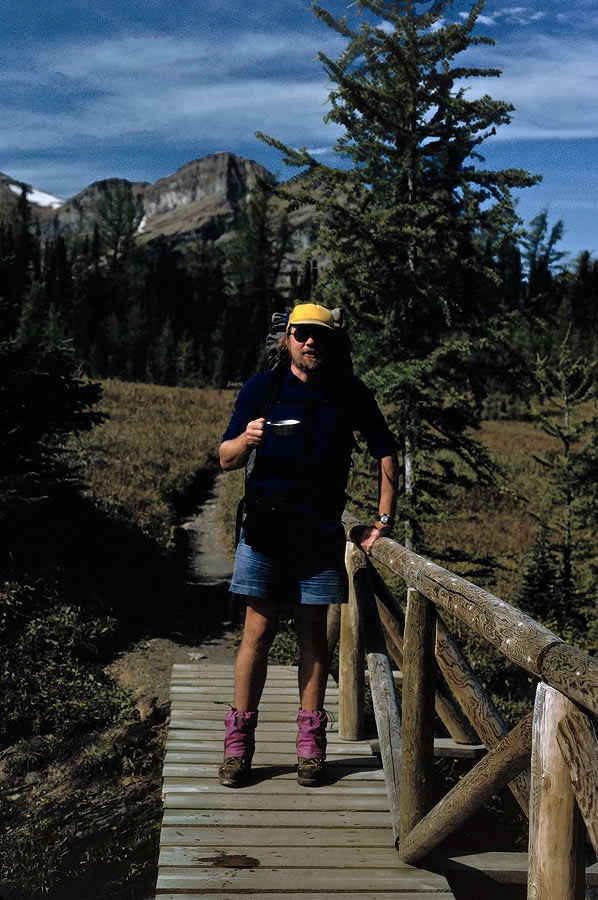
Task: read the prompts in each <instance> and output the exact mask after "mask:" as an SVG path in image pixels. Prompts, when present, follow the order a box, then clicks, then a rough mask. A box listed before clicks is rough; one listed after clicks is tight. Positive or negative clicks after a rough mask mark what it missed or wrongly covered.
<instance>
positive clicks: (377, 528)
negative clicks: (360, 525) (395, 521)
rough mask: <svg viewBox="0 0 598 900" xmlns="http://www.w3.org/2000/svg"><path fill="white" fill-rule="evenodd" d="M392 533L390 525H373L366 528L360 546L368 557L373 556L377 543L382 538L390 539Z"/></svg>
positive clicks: (361, 536) (360, 539)
mask: <svg viewBox="0 0 598 900" xmlns="http://www.w3.org/2000/svg"><path fill="white" fill-rule="evenodd" d="M391 531H392V528H391V526H390V525H371V526H370V527H369V528H364V529H363V531H362V533H361V535H360V537H359V546H360V547H361V549H362V550H363V552H364V553H365V554H366V556H370V555H371V553H372V547H373V546H374V544H375V543H376V541H377V540H378V539H379V538H381V537H388V535H389V534H390V533H391Z"/></svg>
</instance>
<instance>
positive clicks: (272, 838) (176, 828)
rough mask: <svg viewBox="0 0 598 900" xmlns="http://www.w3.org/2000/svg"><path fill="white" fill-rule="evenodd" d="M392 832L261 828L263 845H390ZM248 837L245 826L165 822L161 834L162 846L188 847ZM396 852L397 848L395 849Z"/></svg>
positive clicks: (230, 842)
mask: <svg viewBox="0 0 598 900" xmlns="http://www.w3.org/2000/svg"><path fill="white" fill-rule="evenodd" d="M389 834H391V832H390V831H389V829H387V828H371V829H369V830H368V831H363V830H362V829H360V828H351V827H348V828H343V829H342V831H339V830H335V829H333V828H322V827H317V828H311V829H310V830H309V831H303V830H300V829H297V828H295V827H294V826H292V825H291V826H288V825H287V826H284V827H282V828H281V827H276V828H264V827H262V828H260V844H261V845H262V846H264V847H285V846H287V845H288V846H289V847H310V848H313V847H338V846H339V842H341V841H342V845H343V846H344V847H351V848H354V847H389V843H388V837H389ZM247 840H248V836H247V829H246V828H244V827H242V826H231V825H224V826H223V825H212V826H210V827H206V826H201V825H199V826H198V825H184V826H183V825H168V824H166V825H164V826H163V828H162V832H161V835H160V845H161V846H162V847H169V846H186V845H187V844H188V843H192V844H194V845H196V846H197V845H200V844H204V845H206V846H212V845H213V844H217V845H224V846H228V847H243V846H244V843H245V842H246V841H247ZM392 852H393V854H395V855H396V850H394V848H392Z"/></svg>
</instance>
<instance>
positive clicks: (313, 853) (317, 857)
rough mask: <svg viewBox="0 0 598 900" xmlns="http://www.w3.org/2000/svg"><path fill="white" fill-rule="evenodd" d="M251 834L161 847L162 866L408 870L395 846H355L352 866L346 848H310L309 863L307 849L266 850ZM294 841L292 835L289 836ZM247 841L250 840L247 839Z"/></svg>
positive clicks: (276, 847) (278, 847)
mask: <svg viewBox="0 0 598 900" xmlns="http://www.w3.org/2000/svg"><path fill="white" fill-rule="evenodd" d="M254 838H255V835H253V834H252V836H251V838H250V841H251V842H250V843H248V844H245V843H242V844H240V845H236V844H235V845H234V846H233V847H232V846H231V845H230V844H229V842H228V841H224V842H220V843H217V844H203V845H202V846H199V847H198V846H193V845H189V846H169V847H162V850H161V852H160V860H159V865H161V866H172V867H174V866H179V867H181V868H189V867H197V868H205V867H206V866H219V867H221V868H227V867H229V866H230V867H233V866H234V868H239V869H250V868H255V867H256V863H255V861H257V864H258V865H260V866H261V867H265V866H267V867H268V868H280V869H303V868H306V867H307V865H309V866H310V867H313V868H315V869H322V868H328V869H346V868H360V869H362V868H368V869H388V868H393V869H396V871H397V874H399V873H400V872H401V871H403V870H409V871H411V870H410V869H409V867H405V866H403V867H401V866H400V865H399V864H398V863H397V859H396V851H395V849H394V848H393V847H384V846H382V847H353V848H352V849H351V860H350V864H348V863H347V851H346V849H345V847H342V846H338V844H337V846H336V847H319V846H318V847H311V848H310V851H309V861H308V860H307V859H306V854H305V847H296V846H294V845H292V844H291V845H289V844H285V845H284V847H281V846H280V845H277V844H274V845H272V846H267V847H265V846H264V845H263V843H261V842H260V843H257V842H255V839H254ZM289 839H290V840H292V835H289ZM246 840H247V837H246Z"/></svg>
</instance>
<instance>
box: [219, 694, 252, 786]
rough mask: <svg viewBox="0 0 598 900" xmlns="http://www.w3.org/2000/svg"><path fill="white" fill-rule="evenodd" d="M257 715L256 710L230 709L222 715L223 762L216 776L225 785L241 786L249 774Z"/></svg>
mask: <svg viewBox="0 0 598 900" xmlns="http://www.w3.org/2000/svg"><path fill="white" fill-rule="evenodd" d="M257 715H258V714H257V710H255V711H252V712H238V710H236V709H231V710H229V711H228V712H227V714H226V716H225V717H224V762H223V763H222V765H221V766H220V769H219V770H218V778H219V780H220V784H222V785H224V786H225V787H241V785H243V784H246V783H247V781H248V779H249V776H250V775H251V761H252V759H253V754H254V751H255V727H256V725H257Z"/></svg>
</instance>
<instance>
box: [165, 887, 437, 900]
mask: <svg viewBox="0 0 598 900" xmlns="http://www.w3.org/2000/svg"><path fill="white" fill-rule="evenodd" d="M345 893H346V894H347V895H348V896H349V897H355V896H356V894H355V893H353V892H348V891H345ZM195 896H199V895H198V894H196V895H195ZM263 896H264V895H263V893H262V892H261V891H260V892H259V893H257V894H255V893H253V892H247V891H243V900H260V898H261V897H263ZM289 896H291V897H293V896H294V897H300V898H301V900H330V896H331V895H330V892H326V893H325V894H322V893H320V892H319V891H315V892H314V891H309V892H308V893H306V892H305V890H304V889H303V888H302V887H300V888H299V889H298V891H297V893H295V891H289V889H288V888H287V890H286V892H285V893H284V894H280V893H278V892H277V891H274V892H272V891H270V892H269V893H268V900H286V898H287V897H289ZM397 896H398V895H397V894H396V893H394V892H391V893H389V892H388V891H384V893H378V892H377V891H375V892H372V891H368V892H367V900H392V898H395V897H397ZM159 897H160V900H190V897H193V894H189V893H184V894H176V893H175V894H173V893H170V892H167V893H162V892H160V895H159ZM400 898H401V900H443V898H446V900H450V898H452V900H454V895H453V894H452V893H451V892H450V891H448V892H444V891H443V892H441V893H440V892H438V891H434V892H433V893H427V892H426V893H421V892H420V891H418V892H417V893H416V894H413V893H411V892H410V893H408V894H404V893H403V892H401V895H400ZM201 900H239V894H238V893H234V894H231V893H226V892H225V893H222V892H221V891H218V892H217V893H212V892H211V891H203V890H202V892H201Z"/></svg>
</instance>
